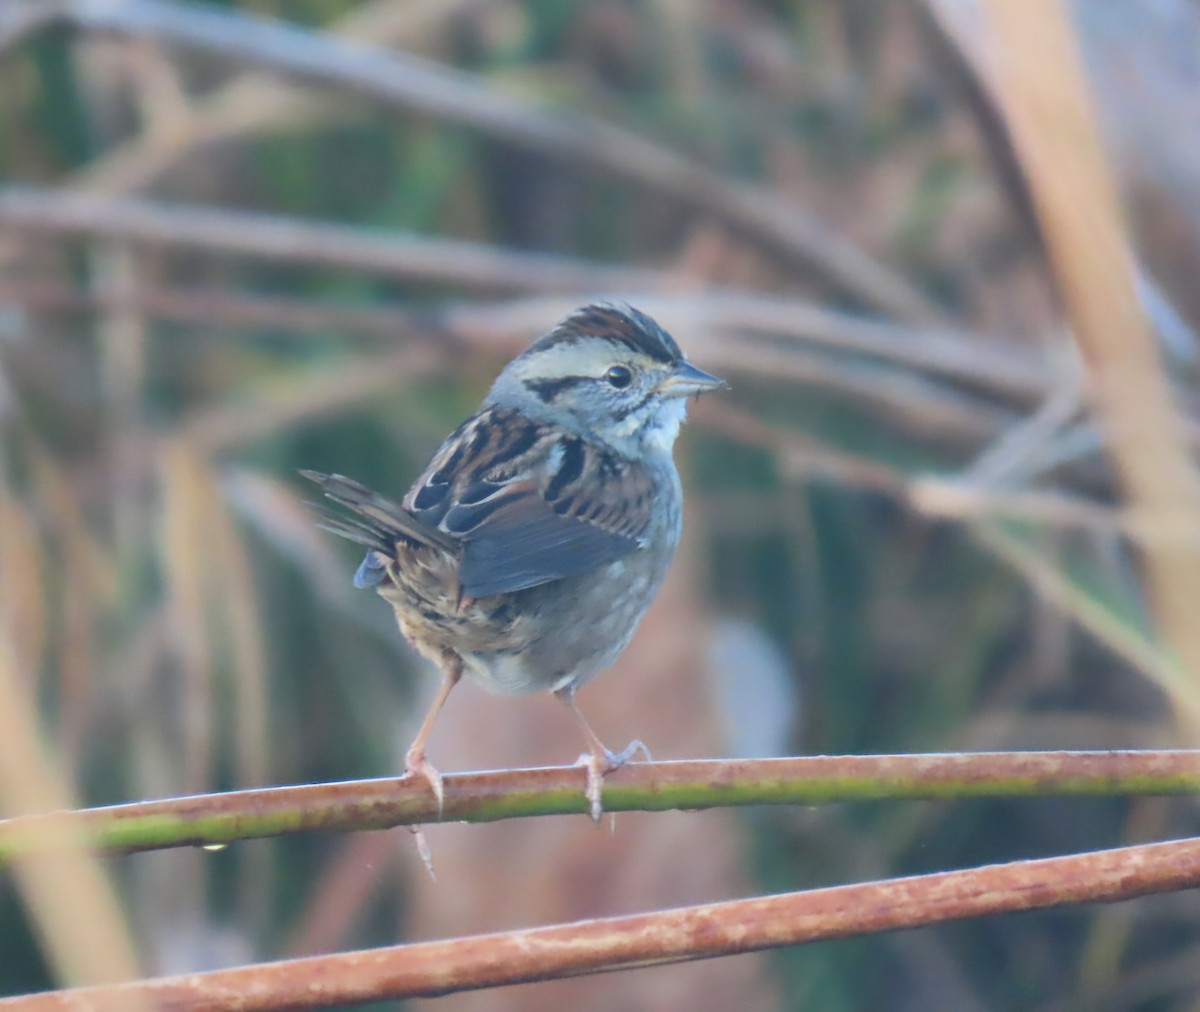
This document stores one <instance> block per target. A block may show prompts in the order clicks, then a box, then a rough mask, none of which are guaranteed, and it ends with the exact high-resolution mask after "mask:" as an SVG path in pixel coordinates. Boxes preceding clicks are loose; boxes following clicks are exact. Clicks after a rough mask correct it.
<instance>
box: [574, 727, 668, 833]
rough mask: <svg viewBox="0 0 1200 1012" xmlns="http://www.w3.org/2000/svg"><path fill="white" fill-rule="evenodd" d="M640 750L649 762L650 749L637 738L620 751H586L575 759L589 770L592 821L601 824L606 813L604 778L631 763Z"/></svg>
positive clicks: (587, 790) (588, 782)
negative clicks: (602, 800)
mask: <svg viewBox="0 0 1200 1012" xmlns="http://www.w3.org/2000/svg"><path fill="white" fill-rule="evenodd" d="M639 752H641V753H642V755H644V756H645V757H646V761H647V762H649V761H650V750H649V749H648V748H646V746H645V745H644V744H643V743H642V742H640V741H637V740H634V741H631V742H630V743H629V744H628V745H626V746H625V747H624V748H623V749H621V751H620V752H610V751H609V750H608V749H604V750H603V751H602V752H584V753H583V755H581V756H580V757H579V758H578V759H577V760H576V761H575V765H576V766H582V767H583V768H584V769H585V770H586V771H587V787H586V789H585V790H584V796H585V797H586V798H587V800H588V811H589V814H590V815H591V817H592V821H593V822H594V823H596V824H597V825H599V824H600V816H601V815H603V814H604V805H603V804H602V802H601V797H600V792H601V791H602V790H603V788H604V778H605V777H606V776H607V775H608V774H609V773H612V772H613V770H619V769H620V768H621V767H622V766H624V765H626V764H627V763H629V762H630V761H631V760H632V759H633V757H634V756H635V755H637V754H638V753H639Z"/></svg>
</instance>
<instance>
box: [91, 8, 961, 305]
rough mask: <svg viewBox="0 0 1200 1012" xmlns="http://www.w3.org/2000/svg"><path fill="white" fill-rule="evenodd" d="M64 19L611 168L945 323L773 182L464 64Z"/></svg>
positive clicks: (137, 14) (228, 31)
mask: <svg viewBox="0 0 1200 1012" xmlns="http://www.w3.org/2000/svg"><path fill="white" fill-rule="evenodd" d="M71 19H72V21H73V22H74V23H75V24H77V25H78V26H80V27H83V28H90V29H94V30H100V31H108V32H116V33H121V34H129V35H135V36H145V37H149V38H153V39H156V40H157V41H159V42H162V43H166V44H169V45H179V46H185V47H188V48H191V49H196V50H200V51H204V52H208V53H211V54H212V55H214V56H217V57H220V58H222V59H232V60H240V61H244V62H247V63H251V64H253V65H254V66H256V67H263V68H271V69H273V70H275V71H278V72H281V73H287V74H294V75H298V76H300V77H303V78H305V79H307V80H311V81H317V82H320V83H323V84H327V85H332V86H336V87H339V88H343V89H347V90H349V91H352V92H355V93H357V94H360V95H363V96H364V97H366V98H369V99H372V100H374V101H379V102H384V103H386V104H388V105H391V106H394V107H398V108H401V109H404V110H406V111H408V112H415V113H418V114H421V115H424V116H429V117H432V118H434V119H437V120H440V121H443V122H448V123H458V124H460V125H465V126H469V127H471V128H472V129H475V130H479V131H480V132H482V133H484V134H487V135H489V136H494V137H498V138H500V139H501V140H504V141H507V142H509V143H512V144H518V145H521V146H523V147H527V148H530V149H532V150H535V151H540V152H542V153H544V154H547V155H550V156H552V157H556V158H563V159H567V160H570V161H574V162H579V163H582V164H584V165H589V166H592V167H594V168H596V169H601V170H604V171H607V172H610V173H613V174H614V175H617V176H620V177H623V178H626V179H629V180H632V181H634V182H636V183H638V184H639V185H641V186H644V187H646V188H647V189H650V190H653V191H655V192H657V193H662V194H665V195H667V196H668V197H670V198H672V199H675V200H679V201H681V202H682V203H684V204H687V205H689V206H691V207H695V208H700V209H701V210H702V211H703V212H704V213H706V214H711V215H713V216H715V217H717V218H720V219H722V220H723V221H725V222H726V223H727V224H728V225H729V226H731V227H733V228H736V229H737V230H738V231H740V232H742V233H744V234H745V235H747V236H748V237H749V238H751V239H753V240H755V241H757V242H759V243H762V244H764V245H766V246H768V247H770V248H772V249H774V250H775V251H776V252H777V253H779V254H781V255H783V256H785V257H787V258H789V259H791V260H793V261H797V260H798V261H800V262H802V263H803V264H804V265H806V266H808V267H810V268H812V269H814V270H816V271H818V272H819V273H821V274H822V275H824V276H825V277H826V278H828V279H829V280H830V281H831V282H833V283H834V284H836V285H838V286H839V287H840V288H842V289H843V290H845V291H847V292H849V293H851V294H853V295H855V296H856V297H858V298H860V299H863V300H865V301H866V302H867V303H869V304H871V305H873V306H875V307H877V308H878V309H880V310H883V311H884V312H886V313H889V314H893V315H895V316H898V317H900V318H901V319H905V320H908V321H910V322H920V323H923V324H930V323H937V322H940V321H942V320H944V314H943V313H942V312H941V311H940V310H938V309H937V308H936V307H935V306H934V305H933V304H932V303H931V302H930V301H929V300H928V299H926V298H925V297H924V296H923V295H921V294H920V293H919V292H917V291H916V290H915V289H914V288H913V287H912V286H911V285H910V284H908V282H907V281H905V280H903V279H902V278H900V277H899V276H898V275H896V274H895V273H894V272H892V271H891V270H889V269H888V268H886V267H884V266H883V265H881V264H880V263H879V262H877V261H876V260H874V259H872V258H871V257H870V256H867V255H866V254H864V253H863V252H861V251H860V250H858V249H857V248H855V247H854V246H851V245H850V244H849V243H847V242H845V241H844V240H843V239H841V238H840V237H839V236H838V235H837V234H836V233H834V232H833V231H831V230H830V229H827V228H826V227H825V226H824V225H822V224H820V223H819V222H817V221H816V220H814V219H813V218H811V217H810V216H809V215H808V214H806V213H805V212H804V211H802V210H801V209H800V208H798V207H796V206H795V205H793V204H790V203H786V202H784V201H781V200H779V198H778V197H777V196H776V195H775V194H773V193H772V192H770V191H769V190H767V189H765V188H761V187H756V186H752V185H748V184H743V183H736V182H731V181H730V180H728V179H726V178H725V177H723V176H721V175H719V174H718V173H715V172H713V171H711V170H709V169H707V168H705V167H704V166H703V165H701V164H700V163H699V162H697V161H696V160H695V159H693V158H689V157H687V156H685V155H681V154H678V153H676V152H674V151H671V150H670V149H668V148H664V147H662V146H661V145H659V144H657V143H655V142H653V141H650V140H647V139H645V138H642V137H639V136H637V135H636V134H633V133H630V132H629V131H627V130H623V129H621V128H619V127H614V126H612V125H611V124H609V123H606V122H604V121H603V120H599V119H595V118H593V117H589V116H586V115H581V114H578V113H572V114H571V115H569V116H568V115H563V114H560V113H558V112H556V111H554V110H551V109H547V108H540V107H538V106H536V105H532V104H530V103H527V102H524V101H522V100H520V99H518V98H516V97H514V96H512V95H509V94H505V93H503V92H500V91H498V90H496V89H493V88H490V87H488V85H487V84H486V82H483V81H481V80H479V79H478V78H476V77H473V76H472V75H470V74H467V73H464V72H462V71H458V70H454V69H452V68H449V67H444V66H440V65H438V64H436V63H433V62H431V61H428V60H423V59H420V58H419V57H416V56H413V55H411V54H401V53H393V52H388V51H386V50H383V49H379V48H375V47H372V46H369V45H364V44H361V43H358V42H355V41H351V40H345V39H339V38H337V37H336V36H332V35H321V34H318V33H315V32H311V31H308V30H306V29H304V28H301V27H299V26H295V25H289V24H285V23H282V22H276V21H269V20H266V19H262V18H255V17H250V16H246V15H242V14H235V13H232V12H229V11H224V10H221V9H219V8H215V7H184V6H182V5H176V4H166V3H162V2H160V0H124V2H122V3H118V4H87V5H83V6H80V7H79V8H77V9H75V10H74V11H73V12H72V13H71Z"/></svg>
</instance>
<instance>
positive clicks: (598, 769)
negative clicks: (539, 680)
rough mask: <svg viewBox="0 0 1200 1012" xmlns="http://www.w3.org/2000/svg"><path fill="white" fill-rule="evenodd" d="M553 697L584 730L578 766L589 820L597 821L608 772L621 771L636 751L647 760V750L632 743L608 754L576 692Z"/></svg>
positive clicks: (569, 690) (560, 691) (557, 692)
mask: <svg viewBox="0 0 1200 1012" xmlns="http://www.w3.org/2000/svg"><path fill="white" fill-rule="evenodd" d="M554 694H555V695H556V696H557V697H558V698H559V699H561V700H562V701H563V702H564V703H566V704H567V706H569V707H570V708H571V712H572V713H573V714H575V719H576V720H578V721H579V727H580V729H581V730H582V731H583V737H584V740H585V741H586V742H587V747H588V752H587V754H585V755H581V756H580V757H579V765H580V766H583V767H584V768H585V769H586V770H587V791H586V796H587V799H588V804H589V805H590V807H591V815H592V821H594V822H599V821H600V816H601V814H602V813H603V811H604V808H603V806H602V805H601V803H600V791H601V788H602V787H603V786H604V777H605V775H606V774H608V773H611V772H612V771H613V770H617V769H620V768H621V767H622V766H624V765H625V764H626V763H627V762H629V760H630V759H632V758H633V757H634V756H635V755H636V754H637V753H638V752H644V753H645V755H646V758H647V759H649V758H650V750H649V749H647V748H646V746H645V745H643V744H642V743H641V742H640V741H631V742H630V743H629V744H628V745H626V746H625V748H623V749H622V750H621V751H620V752H617V753H613V752H610V751H609V750H608V749H607V748H606V747H605V745H604V742H602V741H601V740H600V738H599V736H598V735H597V734H596V732H595V731H593V730H592V725H591V724H589V723H588V722H587V718H586V717H585V716H584V715H583V711H582V710H580V709H579V706H578V704H576V702H575V690H574V689H573V688H569V687H568V688H563V689H557V690H555V693H554Z"/></svg>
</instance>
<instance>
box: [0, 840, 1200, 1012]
mask: <svg viewBox="0 0 1200 1012" xmlns="http://www.w3.org/2000/svg"><path fill="white" fill-rule="evenodd" d="M1198 885H1200V839H1188V840H1176V841H1172V842H1170V843H1157V844H1147V845H1143V846H1138V847H1122V848H1119V849H1115V850H1107V851H1098V852H1095V853H1090V854H1079V855H1074V856H1071V857H1054V858H1045V859H1042V860H1034V861H1020V862H1015V863H1012V864H1001V865H990V866H987V867H983V868H973V869H970V870H967V871H950V872H942V873H939V874H934V875H922V876H915V877H910V878H899V879H891V880H886V881H882V882H868V883H864V884H860V885H847V886H836V887H833V888H827V889H814V890H810V891H807V892H796V893H786V894H783V895H779V896H768V897H761V898H756V899H747V900H734V901H730V902H724V903H709V904H704V905H701V906H693V907H683V908H680V909H677V910H666V911H659V912H655V913H647V914H637V915H634V916H627V917H611V918H604V919H599V920H590V921H578V922H576V923H574V924H561V925H555V926H553V927H544V928H533V929H528V930H523V931H510V932H504V933H496V934H490V935H476V936H472V937H468V938H456V939H451V940H447V941H440V942H424V943H420V944H415V945H401V946H392V947H388V948H381V949H368V950H362V951H357V952H347V953H340V954H337V955H331V956H317V957H311V958H307V959H296V960H289V961H287V962H279V963H263V964H259V965H256V966H246V967H240V968H238V969H233V970H220V971H216V972H212V973H201V974H191V975H188V976H184V977H170V978H163V979H159V980H149V981H144V982H141V983H137V984H126V985H118V986H115V987H105V988H88V989H81V990H77V991H73V992H72V991H60V992H52V993H47V994H40V995H30V996H27V997H21V998H10V999H7V1000H4V1001H0V1009H13V1010H21V1012H49V1010H55V1009H77V1008H80V1007H86V1006H88V1005H90V1004H96V1003H98V1002H100V1001H111V1002H114V1003H119V1002H120V1001H122V1000H126V1001H128V1000H129V999H131V998H133V997H134V996H138V997H143V998H147V999H150V1000H152V1001H153V1002H154V1004H155V1007H157V1008H159V1009H165V1010H171V1009H191V1010H196V1009H211V1010H219V1009H234V1008H236V1009H240V1010H253V1009H259V1010H266V1009H285V1008H286V1009H308V1008H320V1007H323V1006H328V1005H332V1004H341V1005H348V1004H359V1003H363V1002H368V1001H378V1000H381V999H388V998H391V999H396V998H415V997H434V996H437V995H444V994H452V993H456V992H460V991H470V990H479V989H482V988H489V987H499V986H502V985H506V984H518V983H524V982H529V981H539V980H551V979H557V978H562V977H572V976H579V975H582V974H590V973H600V972H604V971H609V970H617V969H625V968H633V967H644V966H653V965H662V964H666V963H678V962H686V961H690V960H696V959H707V958H711V957H713V956H725V955H733V954H735V953H743V952H754V951H757V950H762V949H771V948H779V947H781V946H785V945H798V944H803V943H806V942H814V941H820V940H824V939H830V938H846V937H850V936H854V935H862V934H874V933H878V932H883V931H896V930H899V929H902V928H913V927H918V926H925V925H929V924H941V923H945V922H948V921H957V920H963V919H964V918H968V917H980V916H984V915H995V914H1001V913H1012V912H1015V911H1019V910H1039V909H1046V908H1050V907H1057V906H1063V905H1065V904H1069V903H1095V902H1115V901H1118V900H1127V899H1131V898H1134V897H1137V896H1147V895H1151V894H1154V893H1161V892H1167V891H1171V890H1178V889H1190V888H1195V887H1196V886H1198ZM118 1007H119V1005H118Z"/></svg>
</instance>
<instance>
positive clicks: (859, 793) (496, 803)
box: [0, 751, 1200, 862]
mask: <svg viewBox="0 0 1200 1012" xmlns="http://www.w3.org/2000/svg"><path fill="white" fill-rule="evenodd" d="M585 781H586V776H585V771H584V770H583V769H582V768H580V767H578V766H564V767H559V766H555V767H545V768H539V769H526V770H505V771H499V772H489V773H460V774H451V775H447V776H446V778H445V785H444V786H445V806H444V809H443V813H442V816H441V818H442V819H444V820H445V821H448V822H455V821H459V822H492V821H495V820H497V819H510V818H518V817H525V816H534V815H565V814H575V813H580V814H582V813H586V812H587V811H588V802H587V799H586V798H585V797H584V787H585ZM1196 792H1200V751H1159V752H982V753H955V754H947V755H937V754H934V755H887V756H809V757H804V758H792V759H745V760H705V761H689V762H669V763H663V762H654V763H631V764H630V765H628V766H626V767H623V768H622V769H621V770H619V771H618V772H616V773H615V774H612V775H611V776H609V777H608V778H607V779H606V780H605V783H604V807H605V808H606V809H607V810H609V811H614V812H619V811H666V810H669V809H684V810H694V809H703V808H713V807H723V806H729V805H784V804H789V805H790V804H798V805H823V804H832V803H834V802H845V801H879V800H884V799H888V800H902V799H903V800H913V799H922V800H949V799H961V798H980V797H1046V796H1061V795H1091V796H1121V795H1148V794H1162V795H1170V794H1191V793H1196ZM438 818H439V815H438V805H437V801H436V800H435V799H434V798H433V796H432V795H431V794H430V792H429V787H428V784H426V783H425V781H424V780H421V779H419V778H386V779H380V780H357V781H348V782H344V783H333V784H310V785H303V786H298V787H275V788H266V789H263V790H252V791H236V792H231V793H227V794H206V795H197V796H194V797H187V798H170V799H166V800H163V801H147V802H140V803H137V804H130V805H120V806H117V807H114V808H97V809H91V810H87V811H81V812H77V813H70V814H64V813H58V814H57V815H56V816H55V821H54V822H53V824H50V825H48V824H46V823H45V822H44V821H43V820H42V819H41V818H39V817H32V816H31V817H22V818H16V819H9V820H7V821H0V862H3V861H8V860H11V859H12V858H13V857H14V856H16V855H19V854H22V853H27V852H29V851H30V850H38V849H41V848H43V847H46V846H48V845H50V844H51V843H52V840H53V832H54V831H55V830H56V829H59V828H60V827H61V826H63V825H67V826H70V827H71V828H72V829H73V830H75V831H81V835H82V836H83V838H84V839H86V840H88V841H89V843H90V844H91V845H92V846H94V847H95V848H96V849H97V850H99V851H101V852H104V853H111V854H124V853H133V852H135V851H142V850H154V849H161V848H165V847H184V846H204V845H210V844H222V843H230V842H232V841H235V840H244V839H252V838H258V837H265V836H275V835H279V834H282V833H296V832H308V831H312V830H332V831H338V832H350V831H356V830H364V829H389V828H391V827H393V826H401V825H420V824H423V823H430V822H436V821H438Z"/></svg>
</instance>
